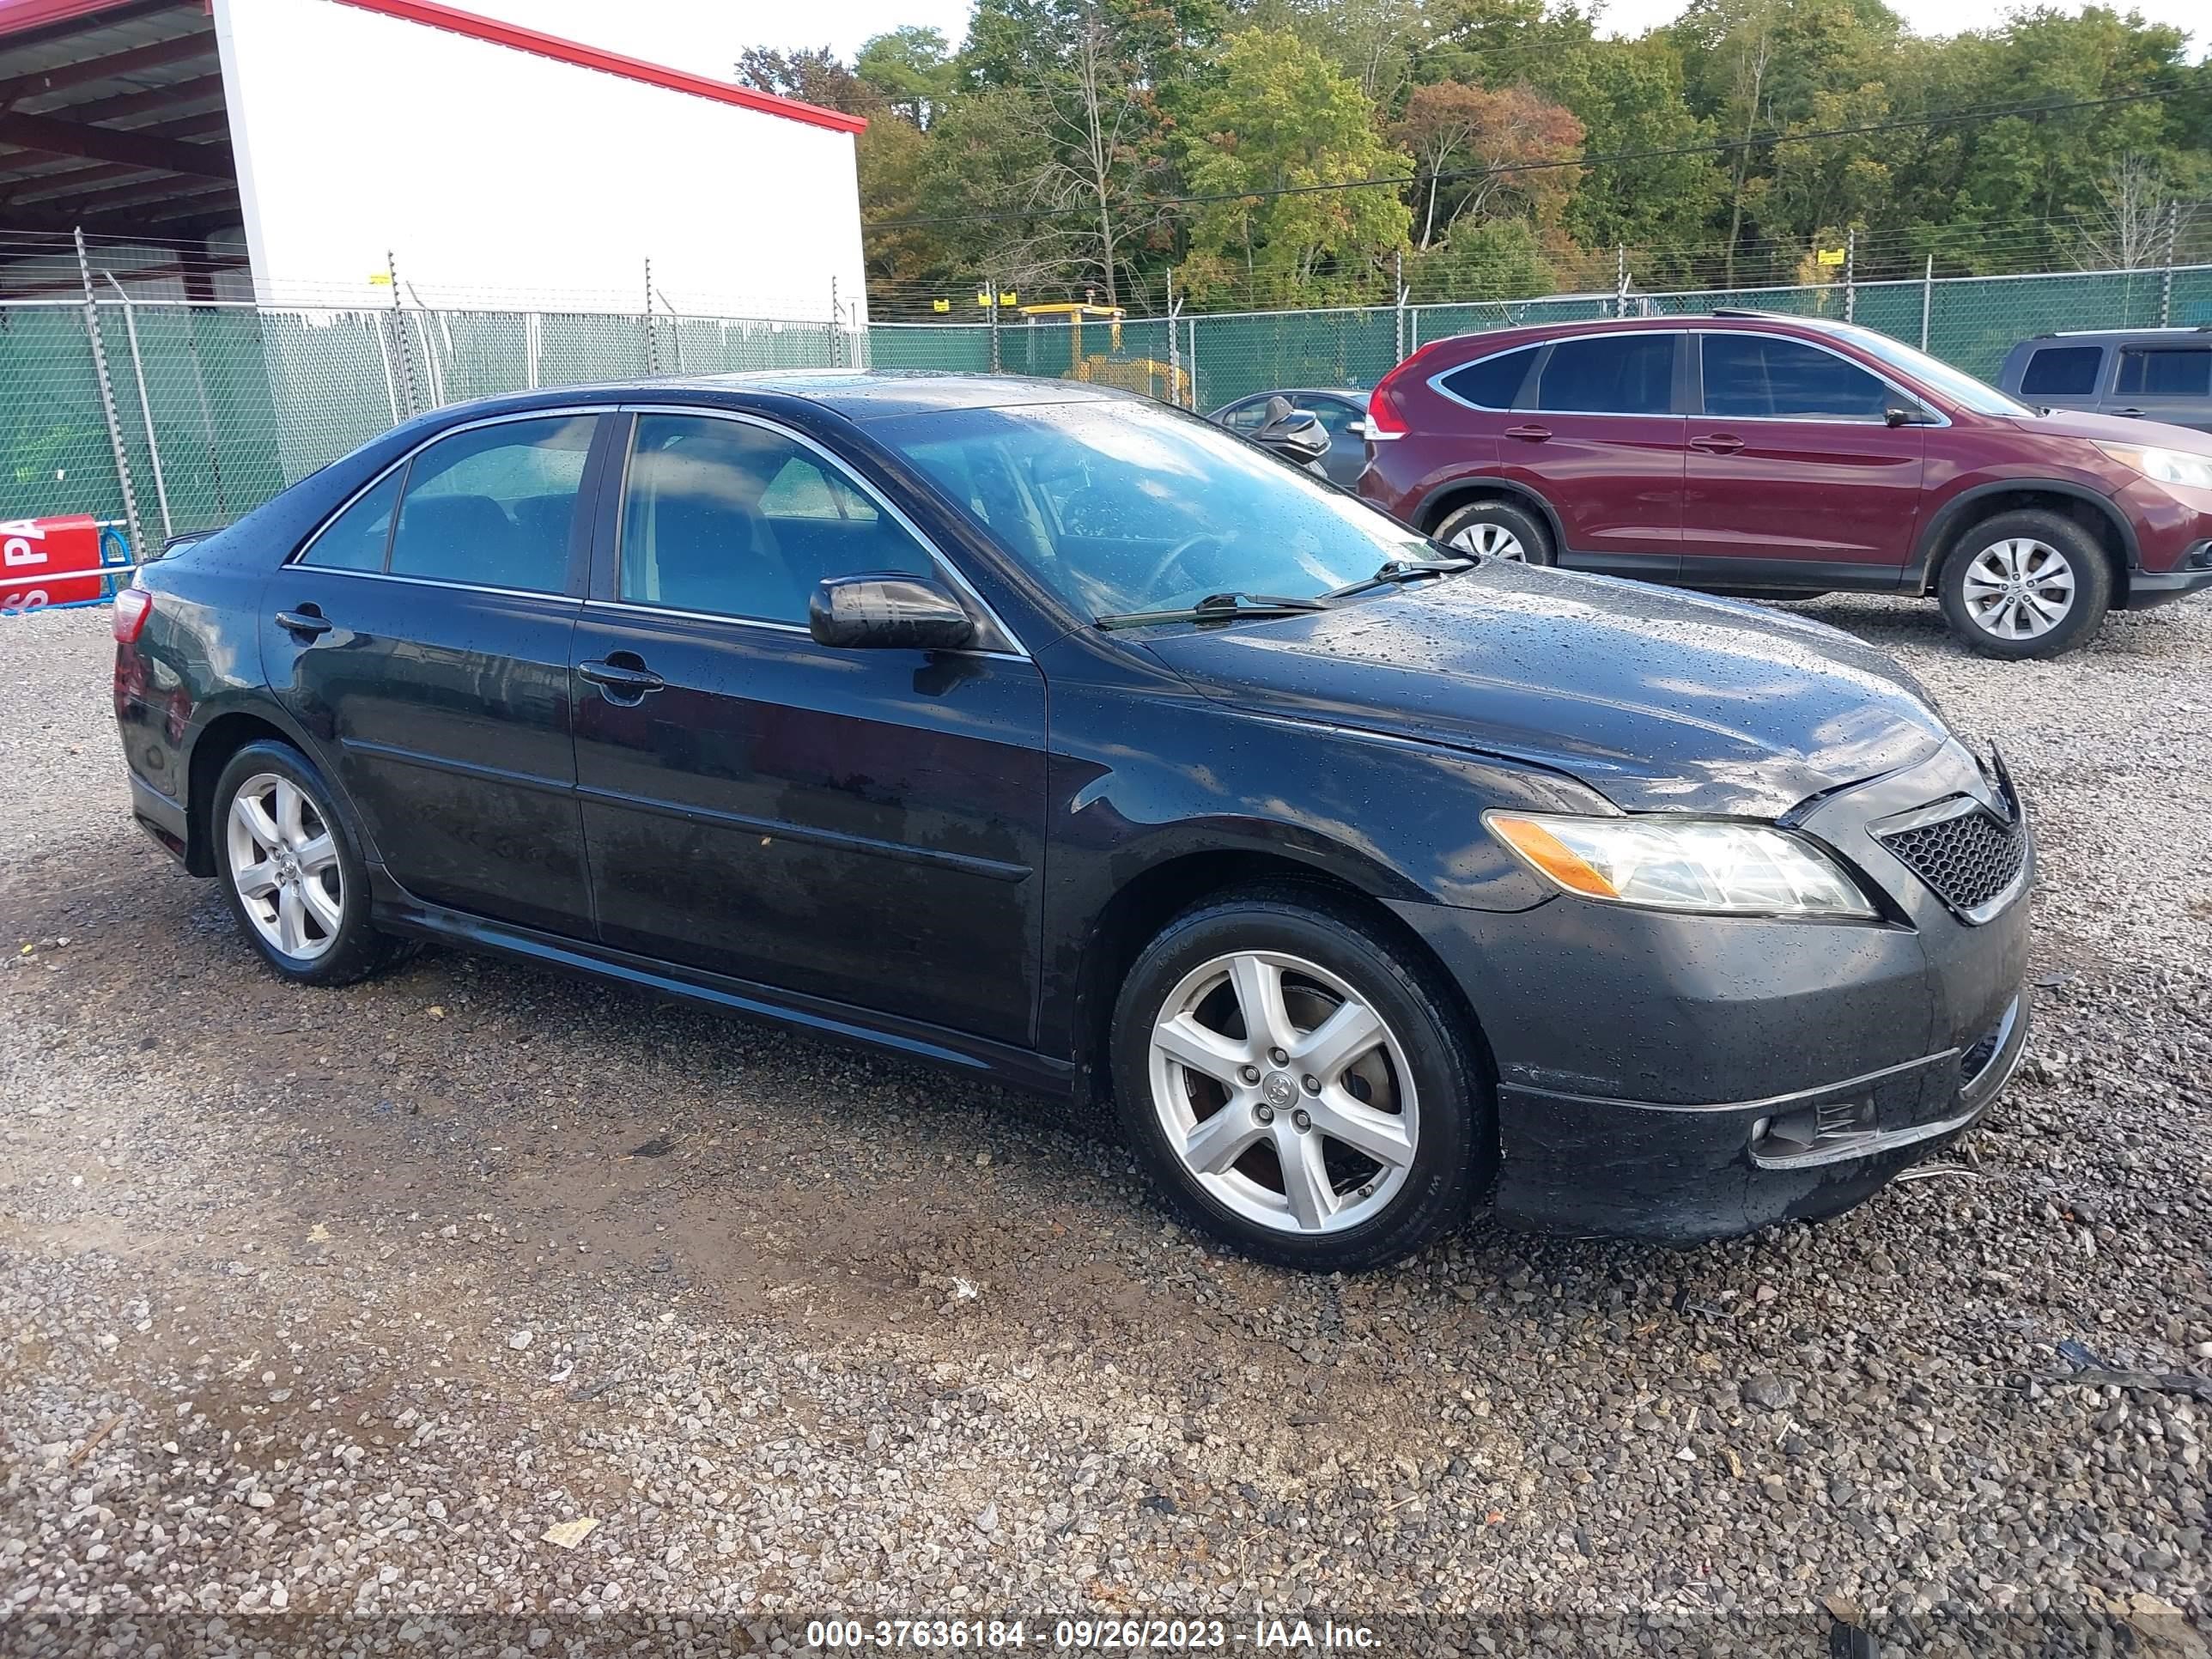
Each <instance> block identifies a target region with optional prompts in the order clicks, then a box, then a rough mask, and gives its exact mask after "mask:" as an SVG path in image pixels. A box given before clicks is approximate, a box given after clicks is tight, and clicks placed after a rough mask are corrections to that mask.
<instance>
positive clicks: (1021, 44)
mask: <svg viewBox="0 0 2212 1659" xmlns="http://www.w3.org/2000/svg"><path fill="white" fill-rule="evenodd" d="M1222 15H1223V12H1222V7H1221V0H978V3H977V5H976V9H975V17H974V20H973V21H972V23H971V24H970V26H969V43H968V46H966V47H965V48H964V49H963V52H962V53H961V58H960V62H961V66H962V71H963V76H965V78H966V79H967V80H968V82H969V84H970V85H972V86H977V87H981V88H998V89H1001V90H1008V89H1018V90H1020V91H1022V92H1024V93H1025V94H1028V95H1029V96H1030V98H1031V99H1032V100H1034V106H1035V108H1036V112H1037V113H1038V116H1039V118H1040V119H1041V122H1042V131H1043V134H1044V137H1045V138H1046V141H1047V143H1046V153H1045V156H1044V159H1043V161H1042V163H1041V164H1040V166H1039V168H1038V171H1037V173H1036V176H1035V177H1034V178H1032V179H1030V181H1029V184H1028V186H1027V189H1026V191H1025V192H1024V194H1025V196H1026V197H1027V199H1028V200H1029V201H1030V203H1031V204H1034V205H1035V206H1036V207H1037V208H1038V209H1039V210H1040V213H1041V216H1042V218H1043V220H1044V221H1045V223H1046V225H1047V226H1048V228H1049V229H1050V231H1051V232H1052V234H1054V236H1055V237H1056V239H1057V240H1058V242H1059V245H1060V246H1062V247H1063V248H1064V249H1065V251H1066V257H1065V262H1064V263H1065V264H1066V271H1065V275H1066V277H1067V278H1068V279H1069V280H1070V281H1071V283H1080V284H1082V285H1084V286H1086V287H1095V288H1097V289H1099V290H1101V291H1102V297H1103V299H1104V300H1105V301H1106V303H1107V304H1109V305H1118V304H1120V303H1121V295H1122V290H1123V288H1124V286H1125V284H1126V283H1127V279H1128V278H1129V277H1130V276H1132V275H1133V273H1134V270H1135V268H1136V267H1137V264H1138V263H1139V258H1140V257H1141V256H1149V255H1152V254H1157V253H1162V252H1164V249H1165V244H1166V241H1167V234H1166V229H1165V222H1164V216H1163V212H1162V210H1161V207H1160V205H1159V201H1160V198H1161V197H1165V196H1169V195H1171V194H1173V193H1174V187H1175V184H1176V180H1175V179H1174V176H1173V172H1172V167H1171V166H1170V161H1171V153H1170V133H1171V131H1173V128H1174V125H1175V122H1174V116H1173V112H1171V111H1170V108H1169V107H1168V106H1167V103H1166V101H1164V99H1165V94H1168V93H1169V92H1170V91H1171V90H1174V91H1183V90H1187V89H1188V88H1194V87H1195V86H1197V85H1199V84H1200V83H1201V82H1203V81H1204V79H1205V78H1206V77H1205V73H1204V65H1205V61H1206V54H1207V53H1208V52H1210V51H1211V48H1212V43H1213V40H1214V39H1215V38H1216V37H1217V35H1218V27H1219V23H1220V21H1221V18H1222Z"/></svg>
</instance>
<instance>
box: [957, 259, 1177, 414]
mask: <svg viewBox="0 0 2212 1659" xmlns="http://www.w3.org/2000/svg"><path fill="white" fill-rule="evenodd" d="M997 310H998V307H995V306H994V307H992V311H993V312H994V313H996V312H997ZM1176 312H1177V307H1176V291H1175V267H1174V266H1173V265H1170V266H1169V267H1168V401H1169V402H1170V403H1171V404H1175V405H1176V406H1177V407H1178V408H1180V407H1181V406H1182V338H1181V337H1180V335H1179V333H1178V331H1177V329H1176Z"/></svg>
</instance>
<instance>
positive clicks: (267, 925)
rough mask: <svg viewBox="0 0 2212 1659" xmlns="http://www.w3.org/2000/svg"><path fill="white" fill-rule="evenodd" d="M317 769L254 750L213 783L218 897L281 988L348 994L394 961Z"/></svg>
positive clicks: (265, 745) (272, 748) (280, 750)
mask: <svg viewBox="0 0 2212 1659" xmlns="http://www.w3.org/2000/svg"><path fill="white" fill-rule="evenodd" d="M335 799H336V798H335V795H334V793H333V792H332V791H331V787H330V786H329V784H328V783H327V782H325V781H324V778H323V775H322V774H321V773H320V772H319V771H317V770H316V769H315V766H314V763H313V762H312V761H310V760H309V759H308V758H307V757H306V756H305V755H303V754H301V752H300V751H299V750H296V749H295V748H293V747H292V746H291V745H290V744H286V743H278V742H276V741H273V740H270V741H264V742H260V743H250V744H246V746H245V747H244V748H243V749H240V750H239V751H238V753H237V754H235V755H234V756H232V757H231V759H230V763H229V764H228V765H227V766H226V767H224V768H223V770H222V777H221V778H220V779H218V780H217V781H216V789H215V797H214V799H213V801H212V802H211V803H210V810H211V811H212V812H213V813H214V818H213V823H212V828H213V829H214V831H215V836H214V840H215V847H216V862H217V865H218V866H219V873H220V875H221V876H222V888H223V893H224V896H226V897H227V898H228V900H229V902H230V908H231V911H232V914H233V915H235V916H236V917H237V918H238V920H239V923H240V926H241V927H243V928H244V930H245V933H246V938H247V939H250V940H252V943H253V946H254V948H255V949H256V950H258V951H260V952H261V957H262V960H263V961H264V962H266V963H268V964H269V965H270V967H271V968H272V969H275V970H276V972H277V973H279V974H281V975H283V976H284V977H285V978H286V979H289V980H296V981H299V982H301V983H302V984H307V985H346V984H350V983H351V982H352V981H355V980H357V979H362V978H364V977H366V976H367V975H370V974H373V973H374V972H375V971H376V970H377V969H380V968H381V967H383V966H384V965H385V964H386V963H388V962H390V961H392V958H393V957H395V956H396V955H397V954H398V951H399V948H400V947H399V944H398V941H397V940H395V939H390V938H388V937H387V936H386V935H385V934H383V933H379V932H378V931H377V930H376V929H375V928H374V927H372V926H371V925H370V923H369V919H368V907H369V896H368V871H367V869H366V868H365V867H364V866H363V864H362V858H361V854H360V852H359V851H358V849H357V848H356V844H355V841H354V836H353V834H352V832H351V830H350V829H348V827H347V826H346V823H345V821H344V820H343V818H342V817H340V816H339V814H338V812H337V809H336V807H335V806H334V805H333V802H334V800H335Z"/></svg>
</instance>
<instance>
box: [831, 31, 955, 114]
mask: <svg viewBox="0 0 2212 1659" xmlns="http://www.w3.org/2000/svg"><path fill="white" fill-rule="evenodd" d="M853 68H854V72H855V73H856V74H857V75H858V76H859V77H860V80H861V81H862V82H866V84H867V86H868V87H870V88H872V89H873V91H874V92H875V94H876V95H877V96H878V97H879V98H881V99H882V100H883V101H884V105H885V106H887V107H889V108H890V111H891V112H892V113H894V114H896V115H900V116H902V117H904V118H906V119H907V120H908V121H910V122H912V123H913V124H914V125H915V126H917V127H927V125H929V124H930V121H931V120H932V119H933V118H934V116H935V115H936V113H937V112H939V110H941V109H942V108H944V106H945V101H946V100H948V99H950V98H951V96H952V94H953V91H954V88H955V87H956V86H957V82H958V78H959V72H958V70H957V68H956V67H955V65H954V64H953V62H952V55H951V49H950V48H949V47H947V46H946V45H945V37H944V35H942V34H941V33H939V32H938V31H937V30H935V29H928V28H919V27H915V26H914V25H913V24H908V25H907V26H906V27H902V28H896V29H893V30H892V31H891V32H890V33H888V34H878V35H877V36H875V37H874V38H873V39H872V40H866V41H864V42H863V43H862V44H861V46H860V56H859V57H858V58H855V59H854V63H853Z"/></svg>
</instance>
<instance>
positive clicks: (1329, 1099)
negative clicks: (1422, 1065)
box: [1151, 951, 1420, 1233]
mask: <svg viewBox="0 0 2212 1659" xmlns="http://www.w3.org/2000/svg"><path fill="white" fill-rule="evenodd" d="M1151 1084H1152V1107H1153V1109H1154V1110H1155V1111H1156V1112H1157V1113H1158V1115H1159V1121H1160V1127H1161V1128H1162V1130H1163V1131H1164V1133H1166V1135H1167V1139H1168V1145H1169V1146H1170V1149H1171V1150H1172V1151H1173V1152H1175V1155H1176V1157H1177V1158H1180V1159H1181V1160H1182V1166H1183V1168H1184V1169H1186V1170H1188V1171H1189V1172H1190V1174H1191V1176H1193V1178H1194V1179H1195V1180H1196V1181H1197V1182H1198V1183H1199V1185H1200V1187H1202V1188H1205V1189H1206V1193H1207V1194H1209V1195H1210V1196H1212V1198H1213V1199H1214V1200H1216V1201H1217V1202H1218V1203H1219V1204H1221V1205H1223V1206H1225V1208H1227V1209H1229V1210H1231V1212H1234V1213H1236V1214H1237V1215H1239V1216H1241V1217H1243V1218H1245V1219H1246V1220H1248V1221H1253V1222H1256V1223H1258V1224H1259V1225H1261V1226H1263V1227H1269V1228H1273V1229H1274V1230H1276V1231H1281V1232H1292V1233H1333V1232H1340V1231H1343V1230H1345V1229H1346V1228H1348V1227H1356V1226H1358V1225H1359V1224H1360V1223H1362V1222H1364V1221H1368V1220H1371V1219H1372V1218H1374V1217H1375V1216H1376V1214H1378V1213H1379V1212H1381V1211H1382V1210H1383V1208H1384V1207H1385V1206H1388V1205H1389V1202H1390V1200H1392V1199H1393V1198H1395V1196H1396V1195H1397V1193H1398V1189H1399V1188H1401V1187H1402V1186H1404V1185H1405V1182H1406V1177H1407V1174H1408V1173H1409V1172H1410V1171H1411V1170H1412V1168H1413V1154H1414V1151H1415V1149H1416V1148H1417V1147H1418V1146H1419V1144H1420V1114H1419V1102H1418V1100H1417V1099H1416V1097H1415V1095H1414V1090H1413V1072H1412V1069H1411V1068H1410V1067H1409V1066H1407V1062H1406V1054H1405V1050H1404V1049H1403V1048H1401V1046H1400V1044H1399V1042H1398V1039H1397V1036H1395V1033H1393V1032H1392V1031H1391V1030H1390V1028H1389V1025H1388V1024H1386V1023H1385V1022H1384V1021H1383V1018H1382V1017H1381V1016H1380V1015H1378V1014H1377V1013H1376V1012H1375V1011H1374V1009H1373V1008H1372V1007H1370V1006H1369V1005H1368V1003H1367V1001H1366V1000H1364V998H1362V997H1361V996H1360V995H1359V994H1358V992H1357V991H1355V990H1354V989H1353V988H1352V987H1351V986H1350V985H1349V984H1347V983H1346V981H1344V980H1342V979H1341V978H1340V977H1338V976H1337V975H1334V974H1333V973H1331V972H1329V970H1328V969H1326V968H1323V967H1322V966H1320V965H1319V964H1318V963H1311V962H1308V961H1306V960H1305V959H1304V958H1303V957H1294V956H1289V955H1286V954H1285V953H1283V952H1281V951H1237V952H1236V953H1235V954H1233V955H1230V956H1222V957H1214V958H1213V959H1212V961H1210V962H1207V963H1203V964H1201V965H1200V966H1199V967H1197V968H1194V969H1192V970H1191V971H1190V972H1189V973H1188V974H1186V975H1183V977H1182V981H1181V982H1180V983H1178V984H1177V985H1176V987H1175V989H1174V990H1173V991H1172V992H1170V994H1169V995H1168V997H1167V999H1166V1000H1165V1001H1164V1003H1163V1004H1162V1005H1161V1007H1160V1012H1159V1015H1158V1018H1157V1019H1156V1020H1155V1022H1154V1023H1153V1026H1152V1068H1151Z"/></svg>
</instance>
